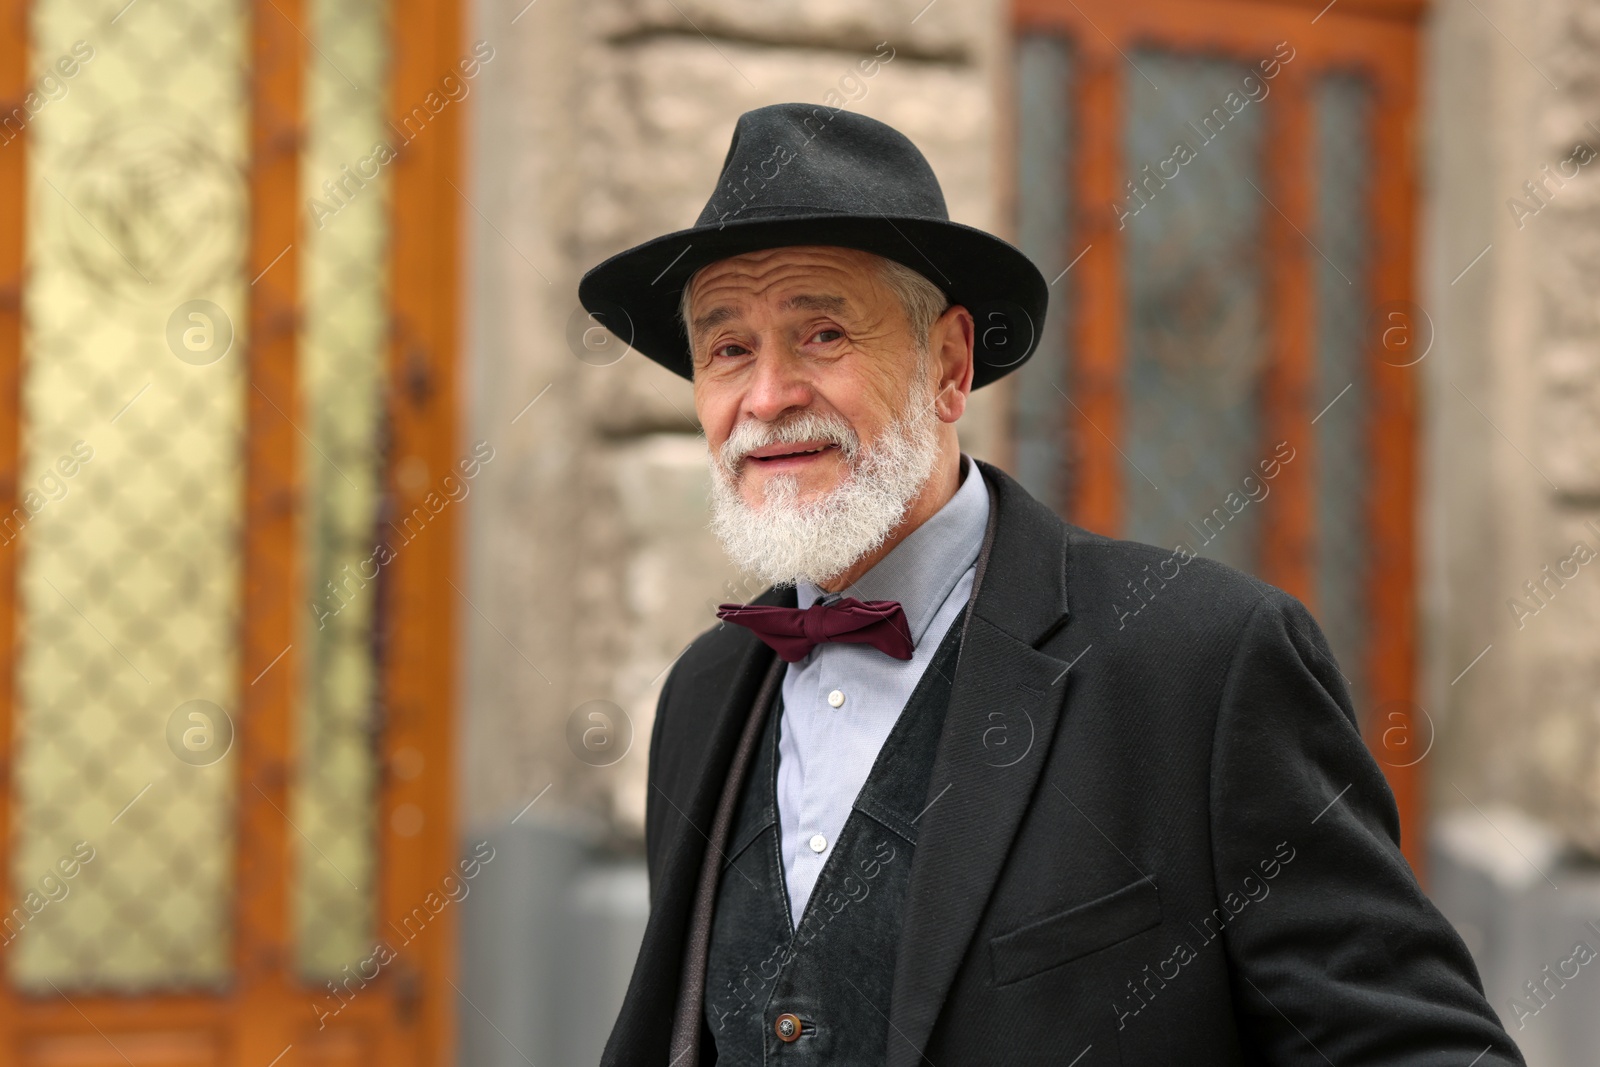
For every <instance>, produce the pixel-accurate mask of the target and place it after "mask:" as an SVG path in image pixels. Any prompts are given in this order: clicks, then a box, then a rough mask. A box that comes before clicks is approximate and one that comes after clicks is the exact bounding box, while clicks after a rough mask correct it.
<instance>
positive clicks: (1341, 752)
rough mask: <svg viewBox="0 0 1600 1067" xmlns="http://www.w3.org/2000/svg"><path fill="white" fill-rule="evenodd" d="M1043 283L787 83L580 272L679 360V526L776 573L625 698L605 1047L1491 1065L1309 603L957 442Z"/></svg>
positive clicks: (684, 1052)
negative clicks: (628, 727)
mask: <svg viewBox="0 0 1600 1067" xmlns="http://www.w3.org/2000/svg"><path fill="white" fill-rule="evenodd" d="M1046 294H1047V288H1046V286H1045V284H1044V281H1043V279H1042V277H1041V276H1040V275H1039V272H1038V270H1037V269H1036V268H1035V267H1034V266H1033V265H1032V264H1031V263H1030V262H1029V261H1028V260H1027V259H1026V258H1025V257H1024V256H1023V255H1022V254H1021V253H1020V252H1018V251H1017V250H1016V249H1014V248H1012V247H1011V246H1010V245H1008V244H1006V243H1005V242H1003V241H1001V240H999V239H998V238H996V237H993V236H992V235H989V234H986V233H983V232H981V231H978V230H974V229H972V228H970V227H965V226H960V225H957V224H955V223H951V222H950V221H949V220H948V217H947V214H946V211H945V205H944V198H943V195H942V194H941V192H940V190H939V186H938V183H937V181H936V180H935V178H934V176H933V173H932V171H931V170H930V169H929V167H928V164H927V162H926V161H925V160H924V159H923V157H922V155H921V153H919V152H918V151H917V149H916V148H915V146H913V145H912V144H911V143H910V141H908V140H907V139H906V138H905V137H903V136H902V135H900V134H899V133H897V132H896V131H894V130H892V129H890V128H889V127H887V126H884V125H883V124H881V123H878V122H875V121H873V120H871V119H867V118H863V117H861V116H859V115H854V114H850V113H848V112H843V111H837V112H835V111H830V110H828V109H824V108H813V107H810V106H808V105H801V104H785V105H778V106H774V107H767V108H762V109H760V110H757V111H752V112H750V113H748V114H746V115H744V116H743V117H741V118H740V120H739V123H738V126H737V127H736V129H735V131H734V135H733V143H732V145H731V146H730V148H729V150H728V155H727V158H726V160H725V162H724V164H723V168H722V175H721V177H720V179H719V181H718V185H717V190H716V192H715V193H714V194H713V196H712V198H711V201H710V203H708V204H707V206H706V209H705V211H704V212H703V213H702V214H701V216H700V220H699V223H698V224H697V225H696V226H695V227H694V228H692V229H690V230H686V231H682V232H680V233H675V234H670V235H668V236H666V237H662V238H658V239H657V240H654V241H651V242H648V243H646V244H644V245H641V246H639V247H637V248H634V249H631V250H629V251H627V252H624V253H622V254H621V255H618V256H616V257H614V258H612V259H610V260H608V261H606V262H605V263H603V264H601V265H600V266H598V267H596V268H595V269H594V270H592V271H590V272H589V274H588V275H587V276H586V277H585V278H584V280H583V283H582V286H581V288H580V295H581V297H582V300H583V302H584V304H585V306H586V307H587V308H588V309H589V310H590V311H591V312H592V313H593V314H595V315H596V316H597V317H600V318H601V319H602V320H603V321H604V322H605V323H606V324H607V325H608V326H609V327H611V328H612V329H613V330H615V331H616V332H618V333H619V334H620V335H621V336H622V337H623V338H624V339H626V340H628V341H630V342H631V343H632V344H633V346H634V347H635V348H637V349H638V350H639V351H640V352H642V353H643V354H644V355H646V356H648V357H650V358H651V359H653V360H655V361H657V362H658V363H661V364H662V365H664V366H666V367H667V368H669V369H670V370H673V371H675V372H676V373H678V374H680V375H682V376H684V377H686V378H691V379H692V381H693V383H694V400H695V410H696V412H697V413H698V415H699V417H700V422H701V425H702V426H703V427H704V428H705V434H706V440H707V444H708V446H709V449H710V465H711V474H712V479H711V484H712V505H713V520H712V521H713V528H714V529H715V531H716V533H717V535H718V536H719V537H720V539H721V541H722V543H723V545H724V547H725V548H726V550H727V552H728V554H729V555H730V557H731V558H732V559H733V561H734V562H735V563H736V564H737V565H738V566H739V567H741V568H742V569H744V570H746V571H748V572H751V573H753V574H756V575H759V576H760V577H761V578H762V579H763V580H765V581H768V582H771V583H773V587H772V588H771V589H770V590H768V591H767V592H766V593H764V594H763V595H761V596H759V597H757V598H756V599H755V600H754V601H753V602H752V603H750V604H748V605H740V604H728V605H724V606H723V607H722V609H721V610H720V611H719V613H718V614H719V615H720V616H721V619H722V622H721V624H719V625H717V626H715V627H713V628H712V629H710V630H708V631H707V632H706V633H704V634H702V635H701V636H700V637H699V638H698V639H697V640H696V641H695V642H694V643H693V644H692V645H691V646H690V647H689V649H688V650H687V651H686V652H685V653H684V654H683V656H682V657H681V658H680V659H679V661H678V662H677V664H676V665H675V666H674V668H673V670H672V672H671V674H670V675H669V676H668V678H667V681H666V685H665V687H664V688H663V690H662V693H661V700H660V705H659V708H658V710H657V713H656V720H655V727H654V731H653V734H652V737H651V742H650V792H649V810H648V813H647V822H646V846H647V852H648V857H649V869H650V882H651V905H652V907H651V915H650V921H649V925H648V928H647V930H646V933H645V938H644V944H643V946H642V947H641V949H640V952H639V959H638V963H637V965H636V967H635V969H634V974H633V980H632V983H631V984H630V986H629V989H628V994H627V998H626V1000H625V1002H624V1004H623V1007H622V1012H621V1015H620V1017H619V1019H618V1020H617V1024H616V1028H615V1030H614V1031H613V1033H612V1036H611V1041H610V1044H609V1045H608V1046H607V1049H606V1054H605V1060H604V1062H605V1063H607V1064H615V1065H618V1067H655V1065H660V1067H665V1065H668V1064H671V1065H674V1067H688V1065H692V1064H700V1065H706V1064H711V1063H716V1064H720V1065H723V1067H733V1065H740V1067H742V1065H753V1064H768V1065H770V1064H784V1063H794V1064H801V1063H804V1064H850V1065H854V1064H862V1065H865V1064H883V1063H888V1064H894V1065H901V1067H911V1065H913V1064H918V1063H928V1064H937V1065H939V1067H946V1065H951V1067H957V1065H965V1064H978V1063H1004V1064H1023V1063H1028V1064H1045V1063H1049V1064H1061V1065H1063V1067H1068V1065H1072V1067H1095V1065H1099V1064H1138V1065H1141V1067H1143V1065H1147V1064H1166V1063H1181V1064H1185V1065H1192V1064H1235V1063H1252V1064H1255V1063H1263V1064H1264V1063H1273V1064H1307V1065H1310V1064H1325V1063H1331V1064H1338V1065H1339V1067H1348V1065H1354V1064H1377V1063H1383V1064H1439V1065H1445V1064H1451V1065H1458V1067H1469V1065H1475V1067H1490V1065H1497V1067H1500V1065H1505V1064H1514V1063H1520V1062H1521V1060H1520V1057H1519V1056H1518V1053H1517V1051H1516V1049H1515V1047H1514V1046H1513V1045H1512V1043H1511V1041H1510V1040H1509V1039H1508V1038H1507V1036H1506V1034H1505V1032H1504V1031H1503V1030H1502V1028H1501V1026H1500V1024H1499V1022H1498V1021H1497V1020H1496V1018H1495V1015H1494V1013H1493V1011H1491V1009H1490V1008H1489V1005H1488V1004H1487V1003H1486V1002H1485V1000H1484V997H1483V994H1482V990H1481V987H1480V984H1479V981H1478V977H1477V974H1476V972H1475V970H1474V968H1473V964H1472V960H1471V959H1470V957H1469V956H1468V954H1467V951H1466V949H1465V947H1464V946H1463V945H1462V943H1461V941H1460V939H1459V938H1458V937H1457V936H1456V935H1455V933H1454V932H1453V931H1452V930H1451V928H1450V927H1449V925H1448V924H1447V923H1446V922H1445V920H1444V919H1443V918H1442V917H1441V916H1440V915H1439V913H1438V912H1437V911H1435V910H1434V908H1433V907H1432V906H1431V905H1430V904H1429V902H1428V901H1427V899H1426V898H1425V897H1424V896H1423V895H1422V893H1421V892H1420V890H1419V889H1418V887H1417V883H1416V881H1415V879H1414V878H1413V877H1412V874H1411V870H1410V868H1409V867H1408V866H1407V864H1406V861H1405V859H1404V858H1403V857H1402V856H1401V853H1400V850H1399V848H1398V846H1397V837H1398V821H1397V816H1396V812H1395V806H1394V800H1393V798H1392V797H1391V795H1390V793H1389V790H1388V788H1387V787H1386V785H1385V783H1384V779H1383V776H1382V774H1381V773H1380V772H1379V770H1378V768H1377V766H1376V765H1375V764H1374V763H1373V761H1372V759H1371V758H1370V757H1369V755H1368V754H1367V751H1366V748H1365V747H1364V746H1363V744H1362V740H1361V735H1360V732H1359V730H1358V729H1357V723H1356V716H1355V713H1354V711H1353V709H1352V707H1351V704H1350V697H1349V694H1348V692H1347V691H1346V688H1345V685H1344V683H1343V681H1342V680H1341V677H1340V674H1339V671H1338V669H1337V668H1336V667H1335V665H1334V662H1333V659H1332V656H1331V654H1330V653H1329V650H1328V646H1327V643H1326V642H1325V641H1324V640H1323V638H1322V635H1321V633H1320V632H1319V631H1318V629H1317V625H1316V623H1315V622H1314V621H1313V620H1312V618H1311V616H1310V615H1309V614H1308V613H1307V612H1306V610H1305V609H1304V608H1303V607H1302V606H1301V605H1300V604H1299V603H1298V602H1297V601H1296V600H1294V599H1293V598H1292V597H1290V596H1288V595H1287V594H1285V593H1283V592H1281V591H1279V590H1277V589H1274V588H1272V587H1271V586H1268V585H1265V584H1263V583H1261V582H1259V581H1256V580H1254V579H1252V578H1250V577H1248V576H1246V575H1243V574H1240V573H1238V572H1236V571H1233V570H1230V569H1228V568H1226V567H1223V566H1221V565H1219V564H1216V563H1212V562H1209V561H1207V560H1204V559H1199V558H1196V557H1195V556H1194V555H1193V554H1192V553H1190V552H1188V551H1187V550H1185V549H1182V548H1180V549H1179V550H1177V551H1169V550H1165V549H1158V548H1151V547H1148V546H1144V545H1137V544H1132V543H1129V542H1123V541H1114V540H1109V539H1107V538H1104V537H1100V536H1097V535H1095V534H1092V533H1089V532H1087V531H1085V530H1081V529H1078V528H1077V527H1074V526H1071V525H1068V524H1066V523H1063V522H1062V521H1061V520H1060V519H1059V518H1057V517H1056V516H1055V515H1054V514H1052V513H1051V512H1050V511H1049V510H1048V509H1046V508H1045V507H1043V506H1041V505H1040V504H1039V503H1037V502H1036V501H1034V500H1033V499H1032V498H1031V497H1029V496H1028V494H1027V493H1026V492H1024V491H1023V490H1022V488H1021V487H1020V486H1018V485H1017V484H1016V483H1015V482H1014V481H1012V480H1011V479H1010V478H1009V477H1007V476H1006V475H1005V474H1004V473H1003V472H1001V471H1000V470H998V469H997V468H995V467H992V466H989V465H987V464H984V463H979V462H976V461H974V460H972V459H971V458H970V457H967V456H965V455H963V454H962V453H961V450H960V445H959V442H958V439H957V435H956V423H957V420H959V419H960V418H961V415H962V413H963V411H964V410H965V408H966V403H967V396H968V394H969V393H970V391H971V390H972V389H974V388H977V387H980V386H982V385H984V384H986V383H988V382H991V381H994V380H995V379H996V378H998V377H1000V376H1001V375H1003V374H1004V373H1006V372H1007V371H1008V370H1010V369H1012V368H1013V367H1015V366H1016V365H1018V364H1019V363H1021V362H1022V360H1023V359H1026V358H1027V356H1028V355H1029V354H1030V353H1031V351H1032V348H1033V345H1034V342H1035V339H1036V336H1037V331H1038V330H1039V329H1040V328H1041V327H1042V325H1043V321H1044V310H1045V303H1046ZM1130 591H1134V592H1138V593H1139V595H1140V597H1141V600H1140V603H1142V604H1143V605H1144V606H1143V607H1142V608H1141V610H1140V611H1139V612H1138V613H1137V614H1136V615H1135V614H1133V613H1131V612H1130V611H1129V610H1128V609H1127V607H1126V604H1127V603H1128V602H1129V600H1128V598H1129V596H1130Z"/></svg>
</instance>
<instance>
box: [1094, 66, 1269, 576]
mask: <svg viewBox="0 0 1600 1067" xmlns="http://www.w3.org/2000/svg"><path fill="white" fill-rule="evenodd" d="M1132 59H1133V63H1134V64H1135V65H1136V66H1137V70H1134V69H1129V70H1128V72H1127V74H1126V77H1125V79H1124V82H1123V84H1124V85H1125V87H1126V91H1127V100H1128V105H1127V119H1126V122H1127V125H1126V128H1125V129H1124V131H1123V153H1124V159H1123V165H1124V168H1125V170H1126V171H1127V173H1128V175H1129V178H1128V180H1127V184H1126V186H1125V188H1124V190H1123V198H1122V199H1121V200H1120V201H1119V202H1118V204H1116V205H1114V206H1113V207H1111V208H1109V209H1108V210H1114V211H1116V212H1117V213H1118V217H1119V218H1120V219H1121V222H1122V225H1123V226H1124V227H1125V229H1124V232H1123V233H1122V238H1123V241H1124V247H1125V249H1126V253H1125V259H1124V263H1125V268H1124V283H1125V286H1126V290H1127V294H1128V308H1127V316H1128V318H1127V371H1126V375H1127V376H1126V379H1125V382H1124V409H1125V411H1126V420H1127V421H1126V425H1125V429H1124V435H1123V436H1124V439H1123V441H1122V442H1120V443H1121V446H1122V449H1123V451H1124V453H1125V454H1126V456H1127V459H1128V461H1129V464H1130V466H1131V468H1132V469H1131V470H1128V471H1126V472H1125V473H1124V477H1123V485H1124V486H1125V487H1126V490H1127V523H1126V531H1127V533H1126V535H1127V536H1129V537H1131V538H1133V539H1135V540H1139V541H1147V542H1151V543H1154V544H1158V545H1163V546H1171V545H1175V544H1177V543H1179V542H1186V543H1188V544H1189V545H1190V546H1191V547H1193V548H1194V549H1196V550H1197V551H1199V552H1200V553H1201V554H1203V555H1208V556H1212V557H1214V558H1216V559H1220V560H1222V561H1224V562H1226V563H1230V564H1232V565H1234V566H1236V567H1240V568H1244V569H1247V570H1248V569H1250V568H1251V567H1253V566H1254V565H1255V563H1256V560H1257V558H1258V551H1257V549H1258V545H1259V541H1260V512H1261V506H1260V504H1257V503H1254V502H1251V501H1250V500H1249V498H1248V497H1247V496H1246V495H1245V489H1244V488H1243V485H1242V483H1243V480H1244V478H1245V477H1246V476H1247V475H1252V474H1256V473H1258V470H1257V466H1256V465H1257V463H1258V462H1260V460H1261V459H1263V458H1265V457H1264V456H1263V455H1262V454H1261V452H1262V441H1261V433H1260V420H1259V417H1258V411H1259V404H1260V396H1259V389H1258V383H1259V379H1260V376H1261V373H1262V370H1263V363H1264V359H1265V355H1266V342H1265V332H1264V310H1263V292H1262V261H1261V260H1262V254H1261V228H1262V226H1261V224H1262V218H1263V213H1264V212H1266V211H1270V210H1272V209H1271V208H1270V207H1269V206H1268V205H1267V203H1266V201H1265V200H1264V199H1263V198H1262V195H1261V193H1260V192H1258V191H1257V189H1258V187H1260V186H1261V173H1262V168H1261V159H1262V142H1263V135H1262V131H1263V129H1264V126H1265V124H1264V122H1263V115H1262V104H1261V103H1259V102H1255V101H1253V100H1251V99H1250V98H1249V96H1248V95H1247V93H1246V91H1245V79H1246V77H1247V76H1248V75H1249V74H1250V73H1251V69H1250V68H1249V67H1248V66H1245V65H1241V64H1238V63H1233V62H1229V61H1225V60H1218V59H1209V58H1196V57H1188V56H1178V55H1173V54H1170V53H1165V52H1157V51H1140V52H1136V53H1134V55H1133V57H1132ZM1141 72H1142V73H1141ZM1252 81H1254V79H1252ZM1157 87H1159V91H1158V88H1157ZM1252 183H1254V187H1253V186H1252ZM1241 502H1242V506H1241Z"/></svg>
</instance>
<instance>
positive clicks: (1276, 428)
mask: <svg viewBox="0 0 1600 1067" xmlns="http://www.w3.org/2000/svg"><path fill="white" fill-rule="evenodd" d="M1421 7H1422V5H1421V4H1420V3H1418V2H1414V0H1344V2H1338V3H1328V2H1327V0H1317V2H1312V3H1302V2H1298V0H1141V2H1140V3H1125V2H1121V0H1016V4H1015V7H1014V11H1015V21H1016V29H1017V44H1016V47H1017V53H1016V59H1017V71H1018V74H1017V80H1016V87H1017V97H1016V105H1017V106H1016V115H1017V127H1016V133H1017V153H1016V158H1017V161H1018V163H1017V168H1018V169H1017V183H1016V188H1017V218H1018V235H1019V239H1020V240H1021V241H1022V243H1023V245H1024V247H1025V248H1026V249H1027V251H1028V252H1029V253H1030V254H1031V255H1033V256H1034V258H1035V260H1036V261H1037V262H1039V263H1040V264H1041V265H1042V266H1043V267H1044V268H1045V270H1046V274H1047V276H1048V277H1051V278H1053V279H1054V280H1053V281H1052V312H1051V314H1052V318H1053V322H1052V323H1051V327H1050V329H1049V330H1048V331H1047V332H1048V336H1047V338H1046V339H1045V342H1044V344H1043V346H1042V348H1041V351H1040V353H1039V355H1038V356H1036V357H1035V359H1034V360H1033V361H1032V363H1031V364H1030V366H1029V367H1027V368H1024V373H1023V375H1022V376H1021V378H1020V381H1019V387H1018V388H1017V390H1016V392H1015V394H1014V396H1015V401H1014V414H1015V439H1016V448H1017V453H1016V462H1017V466H1018V469H1019V471H1020V472H1021V474H1022V476H1023V478H1024V480H1025V482H1027V483H1028V484H1029V485H1030V486H1032V487H1033V488H1034V489H1035V491H1036V492H1039V493H1041V494H1042V495H1043V496H1045V497H1046V498H1047V499H1050V500H1052V502H1054V503H1055V504H1056V506H1057V507H1058V508H1060V509H1061V511H1062V512H1063V513H1064V514H1066V515H1068V516H1070V517H1071V518H1073V519H1074V520H1075V521H1077V522H1079V523H1081V524H1082V525H1085V526H1087V527H1089V528H1091V529H1096V530H1101V531H1105V532H1109V533H1115V534H1118V535H1121V536H1126V537H1131V538H1134V539H1136V540H1141V541H1148V542H1154V543H1157V544H1162V545H1166V546H1169V547H1175V546H1177V545H1179V544H1186V545H1188V546H1189V547H1190V548H1192V549H1194V550H1197V551H1199V552H1200V553H1201V554H1204V555H1210V556H1214V557H1216V558H1219V559H1222V560H1223V561H1224V562H1227V563H1230V564H1233V565H1235V566H1238V567H1241V568H1242V569H1245V570H1248V571H1251V572H1253V573H1255V574H1257V575H1259V576H1260V577H1262V578H1263V579H1265V580H1267V581H1269V582H1271V583H1273V584H1275V585H1277V586H1280V587H1281V588H1283V589H1286V590H1288V591H1289V592H1291V593H1293V594H1294V595H1296V596H1298V597H1299V598H1300V599H1301V600H1303V601H1304V602H1305V603H1306V604H1307V605H1308V606H1309V607H1310V608H1311V609H1312V611H1313V612H1314V613H1315V614H1316V616H1317V618H1318V620H1319V622H1320V623H1321V625H1322V627H1323V629H1324V631H1325V632H1326V634H1327V636H1328V638H1329V640H1330V642H1331V644H1332V646H1333V649H1334V651H1335V653H1336V654H1337V657H1338V661H1339V665H1340V667H1341V669H1342V670H1343V673H1344V675H1345V677H1346V679H1347V680H1348V682H1349V684H1350V688H1351V691H1352V693H1353V695H1354V698H1355V701H1356V705H1357V710H1358V711H1359V712H1360V713H1361V715H1362V717H1363V721H1364V724H1365V727H1364V728H1365V729H1366V731H1367V734H1368V740H1369V746H1370V747H1372V749H1373V751H1374V754H1375V755H1376V756H1377V757H1378V758H1379V761H1380V763H1381V764H1382V765H1383V767H1384V770H1385V773H1386V774H1387V775H1388V777H1389V781H1390V784H1391V785H1392V786H1393V788H1394V791H1395V794H1396V797H1397V799H1398V801H1399V804H1400V809H1401V818H1402V837H1403V843H1404V847H1405V850H1406V854H1407V856H1408V857H1409V858H1410V860H1411V862H1412V864H1413V866H1418V865H1419V863H1420V856H1421V843H1422V842H1421V824H1420V807H1419V806H1420V801H1421V791H1420V785H1419V776H1420V773H1421V772H1420V764H1421V758H1422V756H1423V755H1425V753H1426V750H1427V748H1428V747H1429V745H1431V739H1432V727H1431V723H1430V722H1429V721H1428V720H1427V717H1426V713H1425V712H1424V711H1423V710H1422V709H1421V708H1420V707H1419V706H1418V705H1417V704H1416V703H1415V699H1416V694H1415V685H1416V682H1415V661H1416V653H1417V650H1416V634H1415V614H1416V566H1415V511H1416V505H1415V500H1416V458H1415V436H1416V397H1417V375H1418V374H1419V373H1420V369H1419V367H1418V363H1419V362H1420V360H1421V359H1422V358H1423V357H1424V356H1425V355H1426V350H1427V347H1428V345H1429V343H1430V339H1431V327H1430V325H1429V323H1428V321H1427V318H1426V315H1425V314H1424V313H1423V312H1422V311H1421V309H1419V308H1418V307H1417V306H1416V305H1415V304H1414V303H1412V292H1411V283H1412V270H1413V232H1414V204H1413V202H1414V195H1415V182H1416V174H1415V146H1414V137H1415V134H1414V127H1413V113H1414V107H1415V99H1416V92H1417V87H1416V78H1417V53H1418V30H1417V20H1418V18H1419V16H1420V13H1421Z"/></svg>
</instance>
